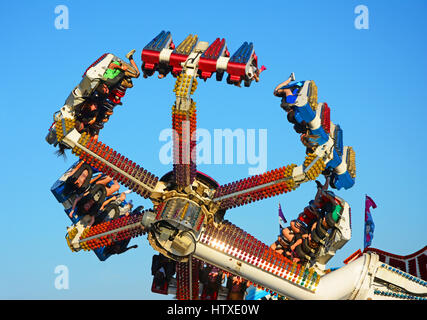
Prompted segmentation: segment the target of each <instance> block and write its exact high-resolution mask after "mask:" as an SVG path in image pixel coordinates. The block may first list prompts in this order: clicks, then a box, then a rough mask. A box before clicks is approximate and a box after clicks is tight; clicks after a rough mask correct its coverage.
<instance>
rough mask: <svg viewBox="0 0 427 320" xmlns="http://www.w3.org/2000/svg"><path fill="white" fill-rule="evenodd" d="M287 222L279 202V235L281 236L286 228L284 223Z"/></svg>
mask: <svg viewBox="0 0 427 320" xmlns="http://www.w3.org/2000/svg"><path fill="white" fill-rule="evenodd" d="M287 222H288V221H286V218H285V216H284V215H283V212H282V207H281V206H280V202H279V234H282V229H284V228H286V226H285V223H287Z"/></svg>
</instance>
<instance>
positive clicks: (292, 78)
mask: <svg viewBox="0 0 427 320" xmlns="http://www.w3.org/2000/svg"><path fill="white" fill-rule="evenodd" d="M290 77H291V81H295V73H293V72H292V73H291V76H290Z"/></svg>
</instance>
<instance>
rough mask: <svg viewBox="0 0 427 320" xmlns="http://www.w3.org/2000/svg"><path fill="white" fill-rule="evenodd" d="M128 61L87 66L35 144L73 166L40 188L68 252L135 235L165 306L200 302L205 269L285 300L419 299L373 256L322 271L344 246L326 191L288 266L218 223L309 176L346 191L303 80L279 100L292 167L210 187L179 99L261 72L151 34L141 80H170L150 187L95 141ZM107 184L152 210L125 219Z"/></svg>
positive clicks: (415, 289) (127, 75) (216, 50)
mask: <svg viewBox="0 0 427 320" xmlns="http://www.w3.org/2000/svg"><path fill="white" fill-rule="evenodd" d="M133 52H134V51H133ZM133 52H130V53H129V54H128V55H127V58H128V59H129V61H130V63H126V62H125V61H124V60H122V59H120V58H118V57H116V56H114V55H112V54H104V55H103V56H101V57H100V58H99V59H98V60H96V61H95V62H94V63H93V64H92V65H91V66H90V67H89V68H88V69H87V70H86V72H85V74H84V75H83V79H82V81H81V82H80V84H79V85H78V86H77V87H76V88H75V89H74V90H73V91H72V93H71V94H70V96H69V97H68V99H67V100H66V103H65V105H64V106H63V107H62V108H61V109H60V110H59V111H58V112H56V113H55V114H54V123H53V124H52V126H51V128H50V130H49V134H48V136H47V138H46V139H47V141H48V142H49V143H50V144H53V145H54V146H59V147H60V148H61V149H71V151H72V153H74V154H75V155H76V156H78V157H79V161H78V162H76V163H75V164H74V165H73V166H72V167H71V168H70V169H69V170H68V171H67V172H66V173H65V174H64V175H63V176H62V177H61V178H60V179H59V180H58V181H57V182H56V183H55V184H54V186H53V187H52V192H53V194H54V195H55V197H56V198H57V200H58V201H59V202H60V203H62V204H63V205H64V208H65V211H66V213H67V214H68V216H69V217H70V219H71V221H72V222H73V225H72V226H71V227H69V228H68V230H67V231H68V232H67V235H66V240H67V243H68V245H69V247H70V249H71V250H72V251H79V250H93V251H95V253H96V255H97V256H98V258H99V259H100V260H105V259H107V258H108V257H109V256H110V255H111V254H115V253H122V252H124V251H126V250H127V249H129V248H127V244H128V243H129V241H130V239H131V238H134V237H137V236H140V235H143V234H147V235H148V241H149V243H150V245H151V246H152V247H153V248H154V249H155V250H157V251H158V252H159V253H160V254H161V255H159V257H160V258H161V259H163V260H164V262H165V264H164V266H165V268H166V267H167V266H169V267H170V266H172V269H173V271H172V274H173V273H175V272H176V278H171V277H169V279H168V280H167V281H164V282H162V283H163V284H164V285H161V286H160V287H158V286H156V285H155V284H154V283H153V288H152V290H153V291H155V292H159V293H164V294H168V293H169V294H170V293H174V294H176V297H177V299H200V298H202V299H203V297H205V298H206V281H205V280H203V278H206V277H205V276H206V275H203V273H204V271H206V268H207V269H209V270H216V271H217V273H221V274H225V275H227V277H228V278H229V279H233V278H236V279H240V281H241V280H244V281H245V283H246V284H253V285H254V286H255V287H258V288H262V289H265V290H267V291H269V292H271V293H277V294H278V295H279V296H281V297H285V298H289V299H425V296H426V293H427V283H426V282H425V281H423V280H421V279H419V278H417V277H415V276H413V275H411V274H408V273H405V272H403V273H402V271H400V270H398V269H396V268H393V267H391V266H390V265H388V264H386V263H384V262H381V261H380V260H379V256H378V254H376V253H375V252H366V253H365V254H363V255H361V256H360V257H358V258H357V259H355V260H353V261H351V262H349V263H348V264H347V265H345V266H344V267H342V268H339V269H337V270H334V271H332V272H328V271H329V270H326V264H327V262H328V261H329V260H330V259H331V258H332V257H333V256H334V254H335V252H336V250H338V249H340V248H342V246H343V245H344V244H345V243H347V242H348V241H349V240H350V238H351V226H350V215H351V213H350V206H349V205H348V203H347V202H346V201H345V200H344V199H342V198H340V197H338V196H336V195H335V194H334V193H333V192H331V191H325V190H323V191H321V192H320V198H321V203H323V204H324V205H325V208H326V207H328V208H329V209H328V210H326V209H325V208H323V207H322V208H321V209H322V210H323V209H325V210H323V211H322V210H320V211H319V212H322V214H320V215H317V216H315V218H314V219H315V220H316V219H317V220H316V222H317V223H316V224H313V227H312V228H311V229H310V230H308V234H309V236H308V237H304V238H303V239H302V241H301V243H300V244H299V245H297V246H296V248H295V254H296V259H293V257H289V256H286V255H284V254H280V253H279V252H278V251H276V250H273V249H272V248H270V246H267V245H266V244H264V243H262V242H261V241H259V240H257V239H255V238H254V237H253V236H251V235H250V234H249V233H247V232H245V231H243V230H242V229H240V228H238V227H237V226H235V225H234V224H232V223H231V222H229V221H227V220H224V215H225V213H226V211H227V210H229V209H232V208H234V207H237V206H242V205H247V204H249V203H251V202H254V201H259V200H262V199H265V198H267V197H271V196H275V195H279V194H282V193H286V192H290V191H293V190H295V189H296V188H297V187H298V186H299V185H301V184H302V183H304V182H309V181H313V180H315V179H316V178H317V177H318V176H320V175H321V174H323V175H325V176H327V183H328V182H329V185H330V186H331V187H332V188H335V189H338V190H339V189H341V188H344V189H348V188H351V187H352V186H353V184H354V182H355V175H356V168H355V153H354V151H353V149H352V148H351V147H347V146H344V145H343V140H342V129H341V128H340V126H339V125H335V124H334V123H332V122H331V121H330V109H329V106H328V105H327V103H318V101H317V87H316V84H315V83H314V81H311V80H310V81H301V82H297V83H291V84H289V85H288V87H289V88H290V89H292V90H294V92H296V94H297V99H296V101H295V102H293V103H292V104H289V103H287V101H286V99H285V98H283V99H282V108H283V109H284V110H285V111H286V112H287V113H288V120H289V121H290V122H291V123H293V124H294V125H295V126H294V128H295V130H296V131H297V132H298V133H302V135H301V140H302V142H303V143H304V145H305V146H306V147H307V152H306V153H307V154H306V157H305V160H304V162H303V164H301V165H299V166H298V165H296V164H291V165H287V166H283V167H281V168H278V169H275V170H271V171H268V172H265V173H263V174H260V175H256V176H252V177H248V178H245V179H242V180H238V181H235V182H231V183H228V184H225V185H219V184H218V183H217V182H215V181H214V180H213V179H212V178H210V177H209V176H207V175H205V174H203V173H201V172H199V171H197V168H196V142H195V141H194V139H191V137H194V133H195V131H196V103H195V101H194V100H193V99H192V98H191V96H192V95H193V93H194V92H195V90H196V88H197V84H198V82H197V78H199V79H200V78H201V79H203V80H205V81H206V80H207V79H209V78H211V76H212V75H213V74H215V76H216V80H218V81H221V80H222V79H223V76H224V74H225V73H227V74H228V75H227V78H226V81H227V83H229V84H234V85H237V86H240V84H241V82H243V83H244V86H246V87H249V86H250V85H251V83H252V81H253V80H255V81H258V80H259V73H260V71H262V68H258V58H257V56H256V54H255V51H254V48H253V44H252V43H247V42H245V43H243V44H242V46H241V47H240V48H239V49H238V50H237V51H236V52H235V53H234V54H233V55H231V56H230V53H229V52H228V49H227V46H226V43H225V40H224V39H219V38H218V39H216V40H215V41H214V42H213V43H212V44H211V45H209V44H208V43H207V42H203V41H198V37H197V36H193V35H189V36H188V37H187V38H186V39H185V40H184V41H183V42H182V43H181V44H180V45H179V46H177V47H175V45H174V43H173V41H172V37H171V34H170V33H169V32H164V31H162V32H161V33H160V34H159V35H158V36H156V37H155V38H154V39H153V40H152V41H151V42H149V43H148V44H147V45H146V46H145V48H144V49H143V50H142V53H141V59H142V62H143V63H142V72H143V76H144V77H149V76H152V75H153V74H154V73H155V72H158V74H159V78H163V77H165V76H166V75H167V74H168V73H171V74H172V76H174V77H176V83H175V88H174V92H175V95H176V100H175V104H174V105H173V107H172V128H173V132H174V137H173V154H174V165H173V170H172V171H171V172H169V173H166V174H165V175H164V176H163V177H161V178H159V177H157V176H156V175H154V174H152V173H151V172H149V171H147V170H146V169H144V168H143V167H142V166H140V165H137V164H136V163H134V162H132V161H130V160H129V159H127V158H126V157H125V156H123V155H121V154H120V153H118V152H117V151H115V150H113V149H112V148H110V147H109V146H107V145H105V144H103V143H102V142H100V141H99V140H98V133H99V130H100V129H102V127H103V125H104V124H105V123H106V122H107V121H108V119H109V117H110V116H111V115H112V113H113V109H114V108H115V107H116V106H117V105H119V104H121V98H123V97H124V95H125V92H126V90H127V89H128V88H131V87H133V83H132V80H131V79H132V78H137V77H139V75H140V74H139V71H138V68H137V67H136V65H135V63H134V61H133V57H132V55H133ZM119 184H121V185H124V186H125V187H127V188H128V189H129V190H131V191H133V192H135V193H137V194H139V195H140V196H141V197H143V198H147V199H150V200H151V201H152V203H153V208H152V209H148V210H143V208H142V207H137V208H136V209H134V210H132V209H133V204H132V203H129V202H127V201H126V200H125V197H126V192H125V193H121V194H120V193H119V192H118V190H119V188H120V186H119ZM326 204H328V206H326ZM304 217H305V216H304V215H303V216H302V218H304ZM302 220H304V219H302ZM302 220H301V221H302ZM160 265H162V264H161V263H160ZM156 274H157V273H156V272H155V270H153V275H156ZM211 278H212V277H211ZM230 288H232V286H230ZM217 289H218V287H217ZM218 290H219V291H218ZM218 290H217V292H216V294H214V296H215V298H225V295H227V293H225V294H224V290H225V289H224V288H223V287H221V286H220V288H219V289H218ZM231 291H232V290H231V289H230V290H229V292H228V293H230V292H231ZM218 292H219V293H218ZM228 297H230V295H228Z"/></svg>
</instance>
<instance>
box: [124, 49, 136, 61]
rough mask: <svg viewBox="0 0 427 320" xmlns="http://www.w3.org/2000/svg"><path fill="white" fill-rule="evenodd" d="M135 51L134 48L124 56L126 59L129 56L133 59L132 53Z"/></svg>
mask: <svg viewBox="0 0 427 320" xmlns="http://www.w3.org/2000/svg"><path fill="white" fill-rule="evenodd" d="M135 51H136V50H135V49H133V50H131V51H129V52H128V54H127V55H126V58H127V59H128V60H130V59H131V58H132V59H133V54H134V53H135Z"/></svg>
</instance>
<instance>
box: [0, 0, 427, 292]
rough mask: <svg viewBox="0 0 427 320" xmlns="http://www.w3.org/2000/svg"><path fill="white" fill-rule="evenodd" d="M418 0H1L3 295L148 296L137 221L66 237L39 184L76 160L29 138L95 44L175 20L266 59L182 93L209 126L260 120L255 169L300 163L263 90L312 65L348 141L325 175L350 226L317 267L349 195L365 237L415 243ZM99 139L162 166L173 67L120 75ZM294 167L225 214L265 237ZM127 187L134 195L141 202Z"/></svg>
mask: <svg viewBox="0 0 427 320" xmlns="http://www.w3.org/2000/svg"><path fill="white" fill-rule="evenodd" d="M360 4H363V5H366V6H367V7H368V8H369V29H368V30H358V29H356V28H355V26H354V20H355V19H356V17H357V14H355V13H354V9H355V7H356V6H357V5H360ZM58 5H66V6H67V7H68V9H69V27H70V28H69V29H68V30H57V29H56V28H55V25H54V21H55V18H56V15H55V12H54V10H55V7H56V6H58ZM426 12H427V3H426V2H425V1H422V0H413V1H410V2H409V1H396V0H393V1H366V0H363V1H322V2H320V1H280V2H274V1H271V2H265V3H263V4H262V5H261V4H258V5H253V4H249V3H248V2H243V1H234V2H232V1H216V2H198V3H197V5H195V6H194V10H193V11H192V12H191V14H189V11H188V8H186V7H184V5H183V3H182V2H177V1H164V2H162V5H161V6H160V5H157V4H154V5H153V4H152V3H150V2H140V1H127V2H113V1H90V2H88V1H62V2H59V1H39V2H30V1H28V2H25V1H24V2H22V1H21V2H8V3H7V5H5V4H3V10H1V13H0V30H2V31H1V32H2V44H1V48H2V49H1V57H2V61H3V67H2V71H3V77H2V90H1V91H2V98H1V100H0V101H1V102H0V105H1V107H0V119H2V126H0V134H1V136H2V137H3V141H2V152H1V154H2V157H1V164H2V167H3V171H2V182H3V183H1V184H0V190H1V194H2V195H3V199H4V201H3V204H2V210H0V215H1V217H2V221H3V223H2V232H1V233H0V241H1V243H2V244H3V245H2V246H1V249H0V254H1V257H2V263H1V265H0V298H2V299H10V298H12V299H15V298H17V299H87V298H92V299H163V298H170V297H164V296H160V295H155V294H152V293H151V292H150V286H151V275H150V265H151V257H152V255H153V254H154V250H153V249H151V247H149V245H148V242H147V241H146V239H145V237H141V238H137V239H134V240H132V242H131V244H138V245H139V248H138V249H137V250H132V251H129V252H127V253H125V254H123V255H120V256H113V257H111V258H110V259H108V260H107V261H106V262H99V261H98V260H97V258H96V257H95V255H94V254H93V253H87V252H81V253H72V252H71V251H70V250H69V249H68V247H67V245H66V242H65V239H64V236H65V232H66V226H68V225H70V221H69V220H68V218H67V217H66V216H65V214H64V212H63V209H62V205H61V204H59V203H57V202H56V200H55V198H54V197H53V195H52V194H51V192H50V187H51V185H52V184H53V183H54V182H55V181H56V179H57V178H59V176H60V175H62V173H63V172H64V171H65V170H66V169H67V168H68V167H69V166H70V165H71V164H72V163H73V162H74V161H75V158H74V156H73V155H71V154H68V158H67V159H66V160H63V159H61V158H57V157H56V156H55V155H54V149H53V147H52V146H50V145H48V144H47V143H46V142H45V141H44V137H45V135H46V134H47V130H48V128H49V126H50V124H51V123H52V114H53V113H54V112H55V111H57V110H58V109H59V108H60V107H62V105H63V103H64V101H65V99H66V98H67V96H68V94H69V93H70V91H71V90H72V89H73V88H74V86H75V85H77V84H78V82H79V81H80V79H81V75H82V73H83V72H84V70H86V68H87V66H88V65H90V64H91V63H92V62H93V61H94V60H95V59H97V58H98V57H99V56H100V55H101V54H103V53H104V52H111V53H114V54H116V55H118V56H120V57H122V58H124V56H125V54H126V53H127V52H128V51H129V50H130V49H136V50H137V54H136V55H135V59H136V62H137V64H138V66H140V64H141V60H140V53H141V50H142V48H143V47H144V46H145V45H146V44H147V43H148V42H149V41H150V40H151V39H152V38H153V37H154V36H155V35H157V34H158V33H159V32H160V31H161V30H169V31H171V33H172V36H173V39H174V42H175V44H179V43H180V42H181V41H182V40H184V38H185V37H186V36H187V35H188V34H190V33H191V34H197V35H198V36H199V39H200V40H202V41H208V42H210V43H211V42H212V41H214V40H215V39H216V38H217V37H220V38H225V39H226V41H227V45H228V48H229V51H230V52H231V53H233V52H234V51H236V50H237V49H238V48H239V46H240V45H241V44H242V43H243V42H244V41H250V42H253V43H254V46H255V51H256V54H257V55H258V57H259V63H260V64H263V65H265V66H266V67H267V71H265V72H264V73H263V74H262V76H261V81H260V82H259V83H253V84H252V86H251V87H250V88H245V87H242V88H237V87H235V86H230V85H227V84H226V82H225V81H222V82H217V81H216V80H214V79H210V80H209V81H207V82H206V83H204V82H202V81H199V86H198V89H197V91H196V93H195V94H194V100H195V101H196V102H197V108H198V109H197V112H198V126H199V127H200V128H204V129H207V130H209V132H211V133H213V130H214V129H226V128H230V129H233V130H234V129H238V128H241V129H243V130H247V129H256V130H258V129H267V130H268V138H267V142H268V150H267V160H268V162H267V170H271V169H274V168H278V167H281V166H283V165H287V164H290V163H296V164H298V165H299V164H301V163H302V162H303V159H304V156H305V154H304V152H305V148H304V147H303V146H302V145H301V143H300V142H299V136H298V135H297V134H296V133H295V132H294V131H293V129H292V127H291V125H290V124H289V123H288V122H287V121H286V118H285V115H284V112H283V111H282V109H281V108H280V107H279V105H280V100H279V99H278V98H276V97H274V96H273V95H272V91H273V89H274V87H275V86H276V85H277V84H278V83H279V82H281V81H283V80H285V79H286V78H287V77H288V75H289V74H290V72H292V71H293V72H295V74H296V77H297V79H299V80H308V79H312V80H315V81H316V83H317V86H318V89H319V99H320V101H322V102H327V103H328V105H329V106H330V107H331V118H332V121H333V122H334V123H336V124H340V126H341V127H342V128H343V131H344V144H345V145H349V146H352V147H353V148H354V149H355V151H356V161H357V180H356V184H355V186H354V187H353V188H352V189H350V190H340V191H337V192H336V193H337V195H339V196H341V197H342V198H344V199H345V200H347V201H348V202H349V204H350V206H351V208H352V227H353V237H352V240H350V242H349V243H348V244H347V245H346V246H345V247H344V248H343V249H342V250H341V251H339V252H338V253H337V255H336V257H334V258H333V260H331V262H330V266H331V267H339V266H342V265H343V263H342V261H343V260H344V259H345V258H346V257H348V256H349V255H350V254H352V253H353V252H354V251H356V250H357V249H359V248H361V249H363V219H364V196H365V194H368V195H370V196H371V197H372V198H373V199H374V200H375V201H376V203H377V205H378V208H377V209H375V210H373V211H372V214H373V219H374V222H375V224H376V230H375V235H374V240H373V244H372V247H376V248H379V249H382V250H385V251H389V252H392V253H395V254H399V255H406V254H410V253H412V252H415V251H417V250H419V249H420V248H422V247H423V246H424V245H425V244H426V236H425V230H426V227H427V219H426V216H425V206H424V199H425V196H426V184H425V183H426V180H427V173H426V170H424V164H423V161H424V159H425V158H426V156H427V152H426V148H425V147H424V144H425V131H424V130H425V123H424V121H425V119H426V117H427V109H426V107H425V103H426V101H427V90H426V89H427V80H426V77H425V72H426V71H427V62H426V59H425V57H426V53H427V48H426V46H427V44H426V40H425V34H426V31H427V19H426ZM134 84H135V87H134V88H133V89H130V90H128V92H127V94H126V97H125V98H124V99H123V102H124V104H123V106H119V107H118V108H117V109H116V111H115V113H114V115H113V116H112V118H111V120H110V121H109V122H108V123H107V125H106V126H105V128H104V130H103V131H102V132H101V135H100V140H101V141H103V142H104V143H106V144H108V145H110V146H111V147H113V148H114V149H116V150H118V151H120V152H121V153H122V154H124V155H126V156H127V157H128V158H129V159H132V160H133V161H135V162H137V163H138V164H142V165H143V166H144V167H145V168H147V169H148V170H150V171H151V172H153V173H154V174H156V175H157V176H162V175H163V174H164V173H166V172H167V171H169V170H170V169H171V166H168V165H163V164H162V163H161V162H160V160H159V156H158V155H159V150H160V149H161V147H162V145H163V144H164V142H162V141H159V134H160V132H161V130H163V129H165V128H169V127H170V125H171V115H170V113H171V106H172V104H173V101H174V95H173V92H172V89H173V85H174V79H173V78H172V77H171V76H170V75H169V76H168V77H167V78H165V79H162V80H159V79H157V77H152V78H148V79H143V78H142V77H141V78H139V79H137V80H135V81H134ZM249 167H251V165H250V164H248V163H245V164H232V165H226V164H222V165H207V164H205V165H200V166H199V170H201V171H203V172H205V173H207V174H209V175H210V176H212V177H213V178H215V179H216V180H217V181H218V182H219V183H220V184H225V183H227V182H231V181H234V180H237V179H241V178H244V177H246V176H247V175H248V168H249ZM315 189H316V188H315V184H314V182H312V183H307V184H305V185H302V186H301V187H300V188H298V189H297V190H296V191H294V192H292V193H290V194H286V195H281V196H278V197H275V198H269V199H267V200H264V201H262V202H257V203H254V204H251V205H247V206H244V207H241V208H236V209H232V210H229V211H228V212H227V214H226V218H227V219H229V220H230V221H232V222H233V223H234V224H236V225H238V226H239V227H241V228H243V229H245V230H246V231H247V232H249V233H251V234H252V235H253V236H255V237H257V238H259V239H260V240H262V241H264V242H266V243H271V242H273V241H274V240H275V238H276V234H277V232H278V225H277V207H278V203H279V202H280V203H281V205H282V208H283V211H284V214H285V216H286V218H287V219H288V220H290V219H293V218H295V217H296V216H297V215H298V213H299V212H300V211H301V210H302V209H303V208H304V206H306V205H307V203H308V201H309V200H310V199H312V197H313V196H314V193H315ZM130 198H132V199H133V200H134V202H135V203H137V204H143V205H145V206H146V207H147V208H148V207H150V203H149V202H148V201H147V200H144V199H139V198H137V197H136V196H134V195H131V196H130ZM57 265H66V266H67V267H68V269H69V272H70V282H69V283H70V288H69V289H68V290H56V289H55V287H54V281H55V277H56V274H55V273H54V269H55V267H56V266H57Z"/></svg>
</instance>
